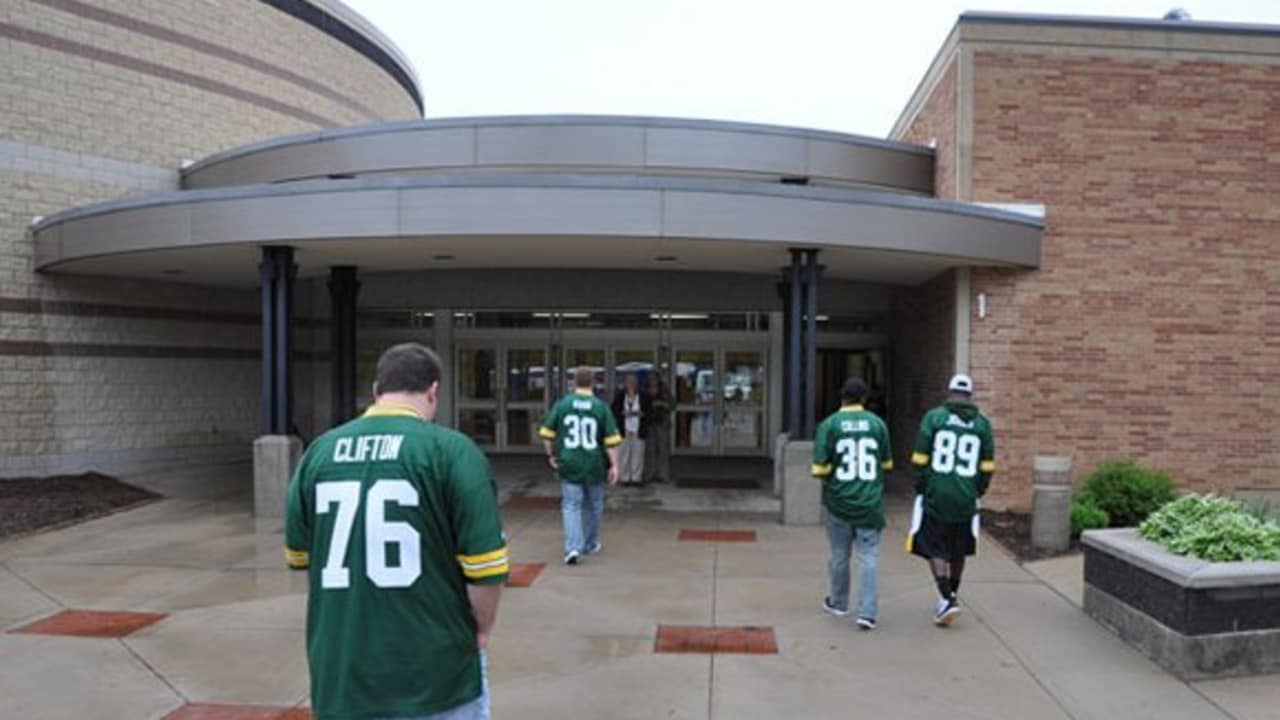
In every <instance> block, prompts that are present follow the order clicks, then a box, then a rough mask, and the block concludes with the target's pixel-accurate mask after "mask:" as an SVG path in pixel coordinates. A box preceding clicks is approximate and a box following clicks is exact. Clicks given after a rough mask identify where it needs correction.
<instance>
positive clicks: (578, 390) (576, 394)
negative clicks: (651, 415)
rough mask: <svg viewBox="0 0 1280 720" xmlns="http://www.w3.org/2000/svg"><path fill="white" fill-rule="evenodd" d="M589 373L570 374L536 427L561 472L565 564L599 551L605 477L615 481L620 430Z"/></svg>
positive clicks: (584, 370) (587, 370)
mask: <svg viewBox="0 0 1280 720" xmlns="http://www.w3.org/2000/svg"><path fill="white" fill-rule="evenodd" d="M593 377H594V373H593V371H592V370H591V368H589V367H582V368H578V369H577V370H576V371H575V372H574V376H573V384H574V389H573V393H572V394H570V395H566V396H565V397H563V398H561V399H560V401H559V402H557V403H556V404H555V406H553V407H552V408H551V411H550V412H548V413H547V416H546V418H544V419H543V421H542V427H541V428H539V429H538V435H539V436H540V437H541V438H542V442H543V445H545V446H546V449H547V461H548V462H549V463H550V464H551V467H552V468H554V469H555V471H556V475H557V476H558V477H559V478H560V497H561V499H560V514H561V516H562V518H563V521H564V562H565V564H566V565H577V564H578V560H579V559H580V558H581V557H582V556H583V555H589V554H593V553H598V552H600V547H601V546H600V521H601V519H602V518H603V517H604V482H605V480H606V478H607V479H608V481H609V484H610V485H616V484H617V482H618V446H619V445H621V444H622V436H621V435H620V434H619V433H618V423H617V421H615V420H614V417H613V410H612V409H610V408H609V406H608V405H605V404H604V403H603V402H601V401H600V399H599V398H597V397H596V396H595V394H594V393H593V392H592V391H591V384H592V379H593ZM606 455H607V456H608V458H607V459H608V464H607V465H606V463H605V460H606ZM584 505H585V506H586V513H585V518H584V513H583V509H584V507H583V506H584Z"/></svg>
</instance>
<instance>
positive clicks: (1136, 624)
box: [1082, 528, 1280, 680]
mask: <svg viewBox="0 0 1280 720" xmlns="http://www.w3.org/2000/svg"><path fill="white" fill-rule="evenodd" d="M1082 545H1083V546H1084V581H1085V594H1084V609H1085V612H1086V613H1088V614H1089V616H1090V617H1092V618H1094V619H1095V620H1097V621H1098V622H1100V623H1102V624H1103V625H1106V626H1108V627H1110V628H1111V629H1112V630H1114V631H1116V632H1117V633H1118V634H1119V635H1120V637H1122V638H1124V639H1125V640H1126V641H1128V642H1129V643H1130V644H1132V645H1134V646H1135V647H1137V648H1138V649H1139V650H1141V651H1142V652H1144V653H1145V654H1146V655H1147V656H1148V657H1150V658H1151V659H1152V660H1154V661H1155V662H1156V663H1158V664H1159V665H1160V666H1161V667H1163V668H1165V669H1166V670H1168V671H1170V672H1172V673H1174V674H1176V675H1178V676H1179V677H1182V678H1184V679H1188V680H1190V679H1198V678H1210V677H1226V676H1232V675H1257V674H1262V673H1271V672H1280V562H1236V563H1211V562H1207V561H1204V560H1198V559H1196V558H1189V557H1184V556H1181V555H1174V554H1173V553H1170V552H1168V551H1167V550H1165V549H1164V548H1162V547H1160V546H1159V545H1157V544H1155V543H1153V542H1149V541H1147V540H1144V539H1142V538H1141V537H1140V536H1139V535H1138V532H1137V530H1136V529H1133V528H1124V529H1118V530H1094V531H1090V532H1086V533H1085V534H1084V537H1083V539H1082Z"/></svg>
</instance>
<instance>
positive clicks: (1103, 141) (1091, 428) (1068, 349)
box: [971, 50, 1280, 507]
mask: <svg viewBox="0 0 1280 720" xmlns="http://www.w3.org/2000/svg"><path fill="white" fill-rule="evenodd" d="M1101 55H1102V54H1101V53H1097V52H1095V53H1090V54H1084V53H1083V52H1080V53H1071V52H1057V53H1055V54H1052V55H1050V54H1037V53H1036V52H1034V51H1032V50H1026V51H991V50H987V51H983V50H979V51H978V52H977V53H976V56H975V67H976V73H975V77H974V83H975V90H974V93H975V94H974V98H973V103H974V113H973V114H974V123H975V124H974V143H973V147H974V163H973V168H972V173H973V175H972V177H973V195H974V197H973V199H974V200H976V201H993V202H1035V203H1044V204H1046V205H1047V208H1048V210H1047V229H1046V232H1045V237H1044V261H1043V266H1042V268H1041V269H1040V270H1038V271H1036V272H1012V271H999V270H975V271H974V273H973V292H974V293H975V294H976V293H985V294H986V296H987V309H988V312H989V316H988V317H987V318H986V319H983V320H979V319H976V318H975V319H974V321H973V330H972V357H971V362H972V365H973V370H974V373H975V375H976V376H978V377H979V378H984V379H986V380H987V381H988V383H989V387H990V397H989V402H990V408H989V409H990V410H991V413H992V415H993V418H994V421H995V423H996V426H997V429H998V431H999V437H998V439H999V440H1000V442H1001V448H1000V463H1001V466H1002V473H1001V475H1000V476H999V479H998V480H997V483H996V486H995V490H994V491H995V492H997V493H998V495H997V497H998V499H999V500H1001V501H1005V502H1007V503H1009V504H1012V505H1018V506H1023V507H1025V506H1026V505H1027V504H1028V502H1029V499H1030V492H1029V482H1030V475H1031V461H1032V458H1033V456H1034V455H1036V454H1042V453H1047V454H1068V455H1072V456H1073V457H1074V458H1075V460H1076V464H1077V467H1078V468H1081V469H1083V470H1088V469H1089V468H1091V467H1093V466H1094V465H1095V464H1096V463H1097V462H1098V461H1100V460H1103V459H1106V458H1110V457H1129V458H1135V459H1137V460H1139V461H1142V462H1145V463H1150V464H1152V465H1155V466H1158V467H1161V468H1163V469H1166V470H1168V471H1170V472H1172V473H1173V474H1174V475H1175V476H1176V477H1177V478H1178V479H1179V480H1180V481H1181V482H1182V483H1183V484H1184V485H1185V486H1187V487H1190V488H1194V489H1197V490H1208V489H1223V490H1225V489H1231V488H1238V487H1269V488H1280V474H1277V473H1276V472H1275V470H1274V468H1275V466H1276V465H1277V462H1278V461H1280V442H1277V440H1278V439H1280V435H1277V428H1280V342H1277V339H1276V338H1277V333H1280V258H1277V255H1276V239H1277V238H1280V202H1277V198H1280V67H1277V66H1275V65H1266V64H1244V63H1243V62H1241V63H1228V62H1212V61H1206V60H1203V59H1198V60H1194V61H1192V60H1188V61H1179V60H1177V59H1171V58H1163V59H1161V58H1156V57H1143V58H1139V57H1126V56H1125V55H1124V54H1123V52H1122V51H1116V52H1115V53H1113V56H1112V57H1104V56H1101Z"/></svg>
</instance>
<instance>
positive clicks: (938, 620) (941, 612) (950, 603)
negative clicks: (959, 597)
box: [933, 597, 960, 627]
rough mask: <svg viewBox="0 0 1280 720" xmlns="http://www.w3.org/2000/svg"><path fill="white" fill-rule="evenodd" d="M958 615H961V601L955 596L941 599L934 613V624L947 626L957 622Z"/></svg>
mask: <svg viewBox="0 0 1280 720" xmlns="http://www.w3.org/2000/svg"><path fill="white" fill-rule="evenodd" d="M958 617H960V603H959V602H957V601H956V599H955V598H954V597H953V598H950V599H948V600H939V601H938V605H937V608H936V609H935V610H934V613H933V624H935V625H937V626H939V627H946V626H949V625H951V623H953V622H955V621H956V618H958Z"/></svg>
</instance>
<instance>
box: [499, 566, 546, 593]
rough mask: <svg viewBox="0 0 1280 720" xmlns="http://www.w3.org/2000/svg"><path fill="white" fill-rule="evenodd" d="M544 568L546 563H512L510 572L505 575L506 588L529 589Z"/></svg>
mask: <svg viewBox="0 0 1280 720" xmlns="http://www.w3.org/2000/svg"><path fill="white" fill-rule="evenodd" d="M546 566H547V564H546V563H512V564H511V572H510V573H509V574H508V575H507V587H513V588H524V587H529V586H530V585H532V584H533V581H534V580H537V579H538V576H539V575H541V574H542V570H543V568H545V567H546Z"/></svg>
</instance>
